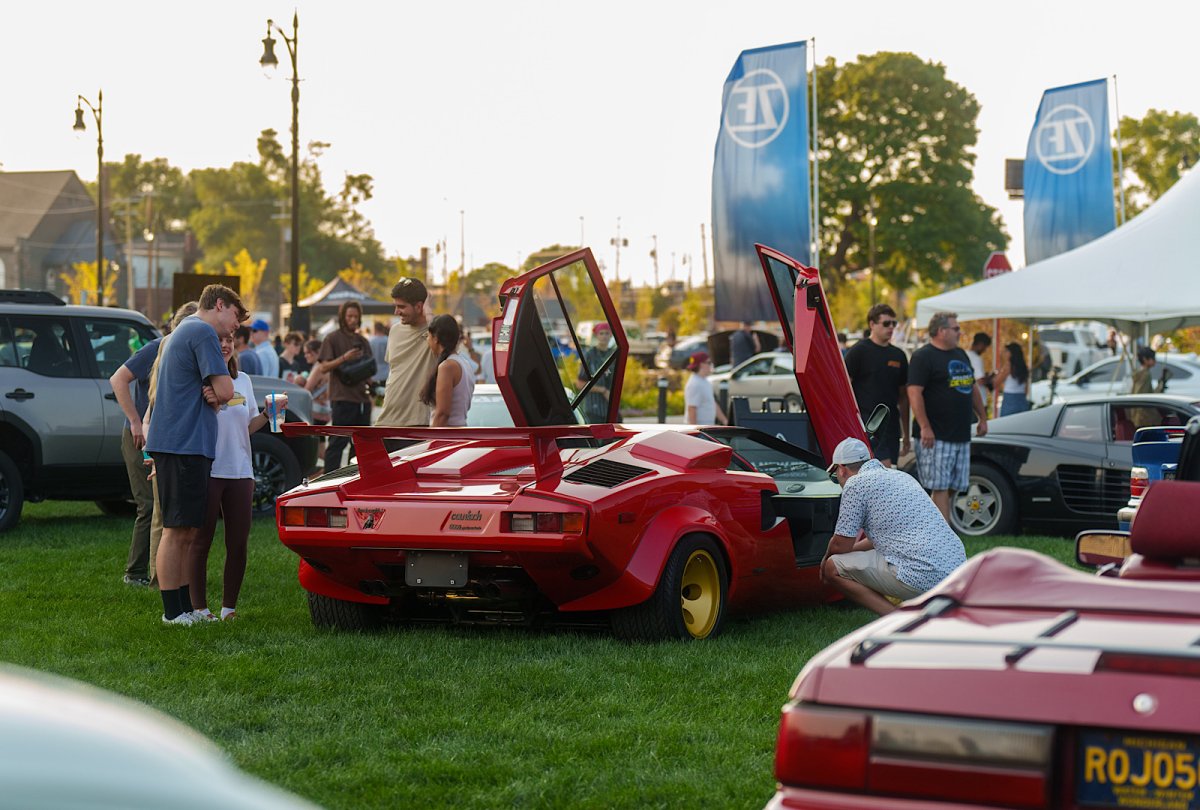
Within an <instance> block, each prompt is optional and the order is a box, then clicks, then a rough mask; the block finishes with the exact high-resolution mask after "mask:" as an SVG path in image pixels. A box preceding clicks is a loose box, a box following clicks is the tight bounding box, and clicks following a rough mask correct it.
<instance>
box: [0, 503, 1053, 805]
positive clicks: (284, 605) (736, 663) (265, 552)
mask: <svg viewBox="0 0 1200 810" xmlns="http://www.w3.org/2000/svg"><path fill="white" fill-rule="evenodd" d="M129 528H130V522H129V521H127V520H123V519H120V518H109V517H105V516H103V515H101V514H100V513H99V511H98V510H97V509H96V508H95V507H93V506H92V505H91V504H67V503H48V504H37V505H31V506H29V507H27V509H26V512H25V516H24V517H23V518H22V521H21V523H20V525H19V526H18V527H17V528H16V529H15V530H13V531H11V532H9V533H7V534H5V535H2V536H0V571H3V572H4V573H3V576H2V577H0V628H3V630H2V631H0V660H3V661H9V662H12V663H16V664H20V665H23V666H27V667H32V668H35V669H39V670H44V671H47V672H53V673H57V674H60V675H65V676H68V677H72V678H77V679H79V680H82V681H86V682H88V683H91V684H95V685H97V686H100V687H103V688H105V689H109V690H112V691H114V692H117V693H120V694H123V695H126V696H129V697H132V698H135V699H137V700H140V701H143V702H145V703H147V704H149V705H151V706H153V707H155V708H157V709H160V710H161V711H164V712H166V713H167V714H170V715H173V716H174V717H176V718H178V719H180V720H182V721H183V722H185V723H187V724H189V725H191V726H193V727H194V728H196V729H197V730H199V731H200V732H201V733H203V734H205V735H206V736H208V737H209V738H211V739H212V740H214V741H215V742H216V743H217V744H218V745H219V746H221V747H222V748H223V749H224V750H225V751H227V752H228V753H229V755H230V756H231V757H232V758H233V760H234V761H235V762H236V763H237V764H238V765H239V766H240V767H242V768H243V769H245V770H246V771H248V772H250V773H253V774H255V775H257V776H260V777H262V778H264V779H266V780H268V781H270V782H273V783H275V784H277V785H280V786H282V787H284V788H286V789H288V790H291V791H294V792H296V793H298V794H300V795H302V796H305V797H306V798H309V799H311V800H313V801H315V802H317V803H319V804H322V805H325V806H327V807H331V808H338V807H345V808H369V807H397V806H403V805H415V804H420V805H422V806H449V805H454V806H459V807H496V806H539V807H540V806H548V807H560V806H568V805H570V806H580V807H638V808H642V807H677V806H685V805H692V806H707V807H761V806H762V804H763V803H764V802H765V801H766V799H767V798H768V797H769V796H770V795H771V792H772V790H773V789H774V783H773V779H772V776H771V768H772V758H773V753H774V746H775V732H776V726H777V722H778V712H779V707H780V705H781V704H782V703H783V701H784V699H785V697H786V695H787V690H788V687H789V686H790V685H791V683H792V680H793V679H794V678H795V677H796V674H797V673H798V672H799V671H800V668H801V667H802V666H803V664H804V663H805V661H807V660H808V658H809V657H810V656H811V655H813V654H814V653H815V652H817V651H818V650H820V649H821V648H823V647H824V646H826V645H827V644H829V643H830V642H832V641H834V640H835V639H837V638H838V637H840V636H842V635H844V634H845V633H847V632H849V631H851V630H853V629H855V628H857V627H859V626H861V625H862V624H864V623H866V622H868V621H870V619H871V618H872V616H871V615H870V614H869V613H867V612H866V611H864V610H862V609H858V608H848V607H825V608H818V609H811V610H805V611H797V612H793V613H787V614H779V615H773V616H765V617H756V618H751V619H742V620H735V621H733V622H732V623H731V624H730V625H728V627H727V629H726V632H725V634H724V635H723V636H722V637H720V638H718V639H715V640H712V641H709V642H704V643H697V644H658V645H629V644H625V643H621V642H618V641H615V640H614V639H612V638H610V637H608V636H606V635H603V634H596V633H590V634H581V633H569V632H550V631H523V630H519V629H508V628H475V629H472V628H462V629H456V628H439V627H416V628H404V629H398V630H392V631H388V632H384V633H380V634H375V635H355V634H330V633H318V632H316V631H314V630H313V629H312V627H311V625H310V623H309V619H308V611H307V607H306V603H305V599H304V595H303V592H302V591H301V589H300V586H299V585H298V584H297V582H296V577H295V570H296V558H295V557H294V555H292V554H291V552H289V551H287V550H286V549H284V548H283V546H282V545H280V544H279V542H278V540H277V539H276V538H275V534H274V525H273V523H272V522H271V521H269V520H261V521H257V522H256V523H255V525H254V530H253V533H252V535H251V540H250V563H249V570H248V573H247V576H246V583H245V586H244V588H243V591H242V598H241V600H240V602H239V605H238V613H239V616H240V617H241V618H240V620H239V621H238V622H237V623H234V624H232V625H213V626H205V627H199V628H177V627H165V626H163V625H162V623H161V622H160V621H159V614H160V613H161V602H160V601H159V598H158V595H157V592H153V591H149V590H139V589H132V588H128V587H126V586H124V585H122V584H121V581H120V578H121V572H122V567H123V565H124V561H125V554H126V551H127V548H128V537H129ZM1004 542H1005V544H1010V545H1019V546H1022V547H1026V548H1033V549H1035V550H1038V551H1042V552H1044V553H1049V554H1052V555H1053V556H1056V557H1058V558H1059V559H1062V560H1064V561H1069V560H1070V559H1071V557H1072V554H1073V552H1072V548H1073V547H1072V544H1071V543H1070V541H1069V540H1065V539H1063V538H1038V537H1020V538H1005V539H1004ZM992 545H994V544H993V543H981V542H975V541H972V542H969V543H968V546H967V550H968V553H976V552H978V551H980V550H982V549H983V548H987V547H991V546H992ZM223 557H224V555H223V553H222V552H220V551H219V541H218V544H217V549H215V550H214V553H213V559H212V566H211V569H212V570H211V572H210V580H209V582H210V595H211V598H212V602H211V604H213V605H214V606H215V605H219V590H218V588H219V583H220V572H219V566H220V563H221V562H222V561H223Z"/></svg>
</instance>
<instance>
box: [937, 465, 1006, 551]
mask: <svg viewBox="0 0 1200 810" xmlns="http://www.w3.org/2000/svg"><path fill="white" fill-rule="evenodd" d="M950 527H951V528H952V529H954V531H956V532H958V533H959V534H961V535H966V536H968V537H990V536H992V535H997V534H1014V533H1016V530H1017V496H1016V493H1015V492H1014V491H1013V487H1012V484H1011V483H1009V481H1008V477H1007V476H1005V475H1004V473H1002V472H1000V471H999V470H998V469H996V468H995V467H993V466H992V465H990V464H984V463H982V462H978V461H974V462H971V482H970V485H969V486H968V488H967V491H966V492H958V493H955V494H954V496H953V497H952V498H951V499H950Z"/></svg>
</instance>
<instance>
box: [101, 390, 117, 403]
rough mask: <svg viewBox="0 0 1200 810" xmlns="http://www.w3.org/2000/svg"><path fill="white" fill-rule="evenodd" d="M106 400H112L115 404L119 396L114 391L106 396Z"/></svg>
mask: <svg viewBox="0 0 1200 810" xmlns="http://www.w3.org/2000/svg"><path fill="white" fill-rule="evenodd" d="M104 398H105V399H108V400H112V401H113V402H116V401H117V395H116V394H114V393H113V392H112V391H109V392H108V393H107V394H105V395H104Z"/></svg>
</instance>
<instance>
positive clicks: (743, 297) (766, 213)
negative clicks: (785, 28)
mask: <svg viewBox="0 0 1200 810" xmlns="http://www.w3.org/2000/svg"><path fill="white" fill-rule="evenodd" d="M807 71H808V52H807V47H806V43H804V42H793V43H790V44H787V45H773V46H770V47H767V48H756V49H754V50H749V51H742V53H741V55H740V56H738V59H737V62H735V63H734V65H733V69H732V70H731V71H730V72H729V77H728V78H727V79H726V80H725V90H724V93H723V95H722V100H721V129H720V132H719V134H718V135H717V147H716V155H715V157H714V160H713V188H712V204H713V266H714V268H715V270H714V286H715V297H716V301H715V313H714V314H715V317H716V319H717V320H723V321H741V320H751V321H754V320H774V319H775V317H776V314H775V308H774V306H773V304H772V303H771V298H770V294H769V293H768V291H767V289H766V287H765V285H764V284H763V275H762V267H761V265H760V264H759V261H758V256H757V254H756V253H755V251H754V243H755V242H761V243H763V244H766V245H769V246H771V247H773V248H777V249H779V250H781V251H783V252H784V253H786V254H788V255H789V256H792V257H794V258H796V259H798V260H799V261H800V262H802V263H804V264H810V263H811V260H810V255H809V247H810V244H809V243H810V238H811V235H810V216H809V168H808V161H809V151H808V145H809V139H808V105H807V98H806V93H807V82H808V72H807Z"/></svg>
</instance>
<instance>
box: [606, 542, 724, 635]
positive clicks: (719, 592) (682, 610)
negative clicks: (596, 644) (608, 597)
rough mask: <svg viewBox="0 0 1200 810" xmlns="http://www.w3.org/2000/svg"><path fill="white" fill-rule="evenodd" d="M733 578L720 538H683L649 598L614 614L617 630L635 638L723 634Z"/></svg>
mask: <svg viewBox="0 0 1200 810" xmlns="http://www.w3.org/2000/svg"><path fill="white" fill-rule="evenodd" d="M728 579H729V578H728V576H727V575H726V573H725V558H724V557H722V556H721V552H720V551H719V550H718V548H717V544H716V541H715V540H714V539H713V538H712V537H710V536H708V535H703V534H689V535H685V536H684V537H682V538H680V540H679V542H678V543H677V544H676V545H675V548H674V549H673V550H672V551H671V555H670V556H669V557H668V558H667V561H666V564H665V565H664V566H663V571H662V575H661V576H659V578H658V587H656V588H655V589H654V593H653V594H651V595H650V598H649V599H647V600H646V601H645V602H642V603H641V604H638V605H631V606H630V607H627V608H622V609H621V610H617V611H614V612H613V615H612V626H613V631H614V632H616V634H617V635H618V636H620V637H622V638H627V639H630V640H633V641H663V640H667V639H680V640H682V641H691V640H693V639H702V638H712V637H713V636H715V635H717V634H718V633H720V632H721V621H722V619H723V618H724V615H725V589H726V587H727V584H726V583H727V582H728Z"/></svg>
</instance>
